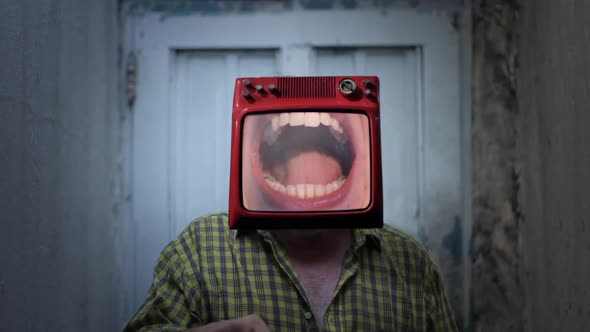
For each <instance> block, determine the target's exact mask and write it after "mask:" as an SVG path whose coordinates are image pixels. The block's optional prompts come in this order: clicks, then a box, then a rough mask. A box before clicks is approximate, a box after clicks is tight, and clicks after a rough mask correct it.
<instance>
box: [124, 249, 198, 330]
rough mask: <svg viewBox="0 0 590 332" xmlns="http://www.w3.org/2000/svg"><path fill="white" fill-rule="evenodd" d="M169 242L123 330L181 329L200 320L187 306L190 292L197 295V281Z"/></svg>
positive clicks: (189, 301) (188, 305)
mask: <svg viewBox="0 0 590 332" xmlns="http://www.w3.org/2000/svg"><path fill="white" fill-rule="evenodd" d="M177 245H178V240H175V241H173V242H171V243H170V244H169V245H168V246H166V248H164V250H163V251H162V253H161V254H160V257H159V259H158V263H157V264H156V267H155V268H154V279H153V282H152V286H151V287H150V290H149V291H148V294H147V298H146V300H145V302H144V303H143V304H142V306H141V307H140V308H139V310H138V311H137V313H136V314H135V316H134V317H133V318H132V319H131V321H130V322H129V323H128V324H127V326H126V327H125V329H124V332H133V331H142V332H150V331H184V330H186V329H187V328H189V327H190V326H191V325H193V324H199V323H200V319H199V317H198V316H197V314H196V312H195V310H194V308H191V300H192V299H191V298H190V297H191V295H196V294H199V289H198V284H197V282H196V281H195V279H194V278H191V277H190V274H189V273H187V271H186V270H185V267H184V262H183V260H182V257H183V256H184V257H186V255H181V254H180V253H179V248H178V247H177Z"/></svg>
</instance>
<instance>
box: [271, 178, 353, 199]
mask: <svg viewBox="0 0 590 332" xmlns="http://www.w3.org/2000/svg"><path fill="white" fill-rule="evenodd" d="M264 179H265V180H266V183H267V184H268V185H269V187H271V188H272V189H273V190H274V191H277V192H279V193H281V194H284V195H288V196H291V197H298V198H301V199H304V198H314V197H322V196H325V195H329V194H331V193H333V192H335V191H337V190H339V189H340V188H342V186H343V185H344V183H345V182H346V177H344V176H340V177H339V178H338V179H336V180H334V181H332V182H330V183H328V184H325V185H323V184H310V183H306V184H297V185H291V184H290V185H287V186H285V185H283V184H282V183H280V182H279V181H278V180H277V179H275V177H274V176H272V175H270V174H264Z"/></svg>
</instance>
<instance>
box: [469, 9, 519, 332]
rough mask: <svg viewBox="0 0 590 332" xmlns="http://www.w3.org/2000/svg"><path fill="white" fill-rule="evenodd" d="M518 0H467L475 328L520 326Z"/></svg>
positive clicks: (489, 328) (473, 310) (484, 329)
mask: <svg viewBox="0 0 590 332" xmlns="http://www.w3.org/2000/svg"><path fill="white" fill-rule="evenodd" d="M519 2H520V1H517V0H498V1H486V0H476V1H474V2H473V28H474V30H473V42H474V46H473V127H472V130H473V136H472V138H473V143H472V149H473V170H474V171H473V190H474V192H473V256H472V299H473V303H472V313H473V326H474V330H475V331H498V332H500V331H502V332H506V331H521V330H522V328H523V321H522V308H523V305H524V302H523V291H522V287H521V284H522V281H521V278H520V271H521V255H520V239H519V235H520V234H521V233H520V232H521V225H522V223H523V216H522V213H521V203H520V200H519V191H520V183H521V157H520V143H519V136H518V129H519V123H520V121H521V115H520V111H519V108H518V105H517V93H516V90H517V89H516V88H517V87H516V84H517V83H516V82H517V80H516V71H517V65H518V61H517V59H518V46H519V45H518V40H519V33H518V32H519V30H518V29H519V25H518V24H519V10H520V9H519Z"/></svg>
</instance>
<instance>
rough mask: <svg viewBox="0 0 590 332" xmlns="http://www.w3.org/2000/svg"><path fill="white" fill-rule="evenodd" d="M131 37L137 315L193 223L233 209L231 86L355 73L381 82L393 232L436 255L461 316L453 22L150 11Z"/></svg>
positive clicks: (411, 16)
mask: <svg viewBox="0 0 590 332" xmlns="http://www.w3.org/2000/svg"><path fill="white" fill-rule="evenodd" d="M127 31H128V34H129V36H128V37H127V40H128V42H127V48H128V50H129V51H131V50H133V51H135V52H137V54H138V59H139V61H138V67H139V70H138V72H139V76H138V77H139V81H138V97H137V101H136V104H135V106H134V110H133V114H134V118H133V134H132V145H133V155H132V168H131V177H132V179H131V180H132V193H131V194H132V221H131V225H132V236H133V240H132V241H133V245H132V246H131V252H130V254H129V257H130V258H129V260H130V261H131V262H132V264H133V268H132V271H130V273H132V277H131V280H132V289H130V294H129V296H130V310H131V311H134V310H136V308H137V307H138V306H139V305H140V304H141V303H142V301H143V300H144V297H145V293H146V291H147V289H148V287H149V284H150V282H151V276H152V274H151V271H152V269H153V267H154V264H155V261H156V259H157V256H158V254H159V252H160V251H161V250H162V248H163V247H164V246H165V245H166V244H167V243H168V242H169V241H170V240H172V239H173V238H174V237H175V236H176V235H177V234H178V233H179V232H180V231H181V230H182V229H183V228H184V227H186V225H188V223H189V222H190V221H191V220H192V219H194V218H196V217H198V216H200V215H203V214H206V213H212V212H216V211H222V210H226V209H227V205H228V201H227V200H228V186H229V183H228V178H229V155H230V145H229V144H230V134H231V132H230V119H231V111H232V110H231V102H232V93H233V90H232V89H233V84H234V81H235V78H236V77H240V76H271V75H276V74H281V75H347V74H351V75H377V76H379V77H380V79H381V98H382V99H381V116H382V130H381V131H382V149H383V175H384V206H385V211H384V212H385V222H386V223H388V224H391V225H393V226H396V227H398V228H400V229H402V230H404V231H406V232H408V233H409V234H411V235H412V236H414V237H416V238H418V239H419V240H420V241H421V242H422V243H423V244H424V245H425V246H426V247H427V248H428V249H429V250H430V252H431V253H432V254H433V257H434V258H435V260H436V261H437V262H438V264H439V266H440V267H441V270H442V271H443V277H444V278H445V280H446V281H447V283H448V284H452V285H453V286H452V287H450V288H449V293H450V295H451V301H452V303H453V306H454V307H455V311H457V314H458V316H459V317H460V315H461V313H462V312H463V306H464V305H466V304H465V303H464V302H463V288H462V287H460V285H462V280H463V274H462V273H463V268H462V264H463V263H462V261H461V260H460V259H457V252H456V247H454V245H453V241H455V242H457V241H459V242H458V244H455V245H459V246H460V245H461V243H462V238H461V236H460V232H459V238H458V239H457V238H456V237H457V234H456V232H457V230H456V227H457V221H458V220H465V218H464V216H463V201H462V199H463V195H464V194H465V193H464V192H463V191H462V181H463V180H464V179H463V178H462V174H461V169H462V164H461V163H462V158H463V155H462V154H463V153H465V151H461V146H462V144H461V132H462V127H461V115H460V109H461V108H460V100H459V98H460V97H459V96H460V93H459V86H460V84H459V83H460V82H459V60H458V56H459V49H458V48H459V41H458V35H457V32H456V31H455V30H454V29H453V27H452V25H451V19H450V18H449V17H448V16H446V15H435V14H431V15H427V14H418V13H416V12H415V11H411V10H391V11H386V12H383V11H380V10H362V11H360V10H359V11H354V10H352V11H351V10H347V11H344V10H330V11H322V12H316V11H305V10H293V11H283V12H273V13H269V12H266V11H259V12H257V11H254V12H251V13H249V14H247V15H246V14H227V15H198V14H195V15H183V16H172V17H166V18H165V19H163V18H162V16H161V15H160V14H158V13H144V14H143V15H141V16H134V17H132V18H129V19H128V28H127ZM459 223H460V222H459ZM459 227H461V225H460V224H459ZM449 241H450V243H451V245H450V246H449V245H448V243H449ZM460 250H461V251H460V253H459V254H460V256H462V257H464V255H462V253H463V248H462V247H460ZM458 271H459V272H458ZM457 285H459V286H457Z"/></svg>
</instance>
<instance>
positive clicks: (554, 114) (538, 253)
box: [519, 0, 590, 331]
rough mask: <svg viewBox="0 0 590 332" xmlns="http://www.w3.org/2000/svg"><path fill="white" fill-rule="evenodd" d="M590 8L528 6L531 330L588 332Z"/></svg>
mask: <svg viewBox="0 0 590 332" xmlns="http://www.w3.org/2000/svg"><path fill="white" fill-rule="evenodd" d="M589 15H590V2H589V1H587V0H571V1H554V0H526V1H524V2H523V17H522V20H523V33H522V46H521V49H522V52H521V54H522V55H521V61H520V63H521V70H520V72H519V100H520V102H519V108H520V109H521V112H522V115H523V126H522V129H523V130H522V132H523V137H524V143H525V145H524V146H525V147H526V149H524V156H525V159H524V160H525V166H524V168H523V170H524V171H523V175H524V186H523V190H524V196H523V197H524V200H523V202H524V207H525V209H524V212H525V215H526V222H525V223H524V225H523V229H522V232H521V234H522V248H523V258H524V259H523V261H524V265H525V273H524V275H523V279H522V281H523V285H524V286H525V289H526V303H527V306H526V311H525V312H526V315H525V318H526V330H528V331H588V330H589V329H590V282H589V281H590V203H588V198H590V130H589V126H590V21H589Z"/></svg>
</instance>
